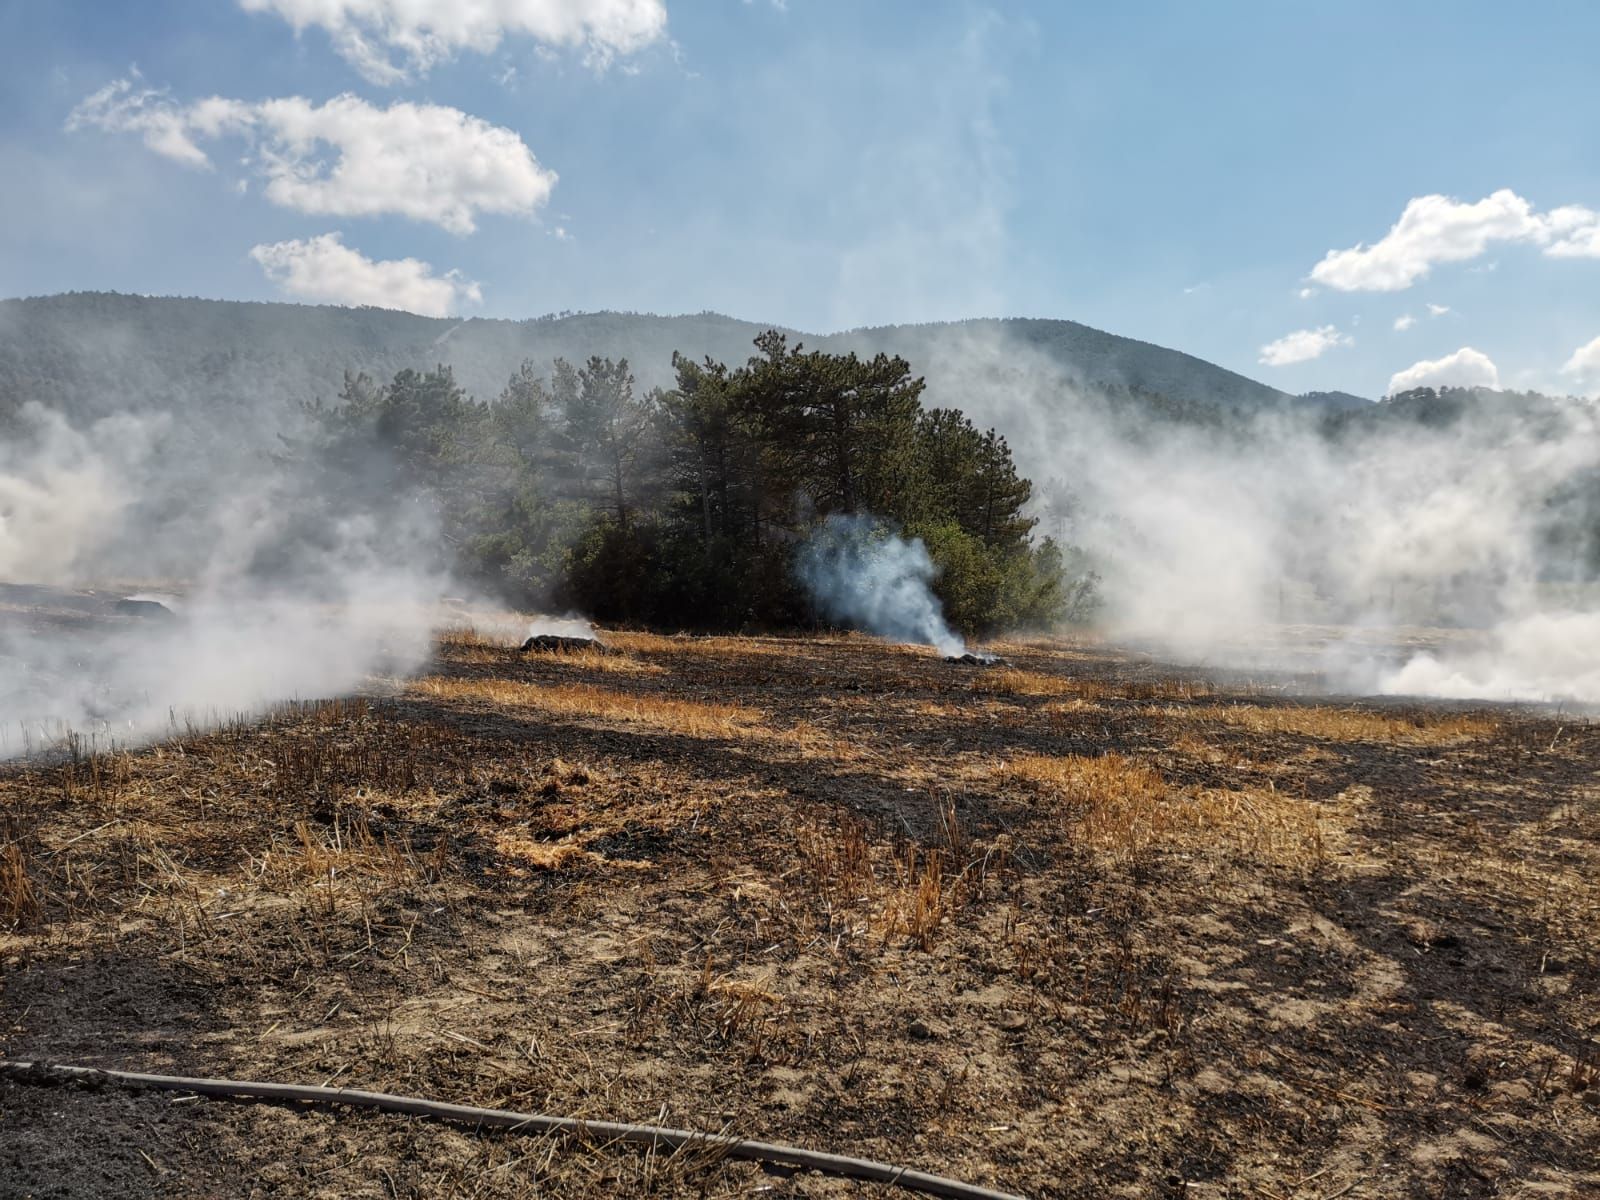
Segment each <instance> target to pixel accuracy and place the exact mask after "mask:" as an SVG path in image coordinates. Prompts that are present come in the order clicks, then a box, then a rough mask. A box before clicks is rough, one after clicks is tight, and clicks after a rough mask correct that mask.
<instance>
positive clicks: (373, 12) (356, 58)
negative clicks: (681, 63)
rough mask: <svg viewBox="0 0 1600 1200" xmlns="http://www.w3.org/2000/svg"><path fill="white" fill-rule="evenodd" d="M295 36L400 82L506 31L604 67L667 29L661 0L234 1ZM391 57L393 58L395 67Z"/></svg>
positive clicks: (379, 78) (378, 77)
mask: <svg viewBox="0 0 1600 1200" xmlns="http://www.w3.org/2000/svg"><path fill="white" fill-rule="evenodd" d="M239 3H240V6H241V7H243V8H244V9H245V10H246V11H249V12H264V13H275V14H276V15H278V16H280V17H282V18H283V19H284V20H285V21H288V22H289V24H291V25H293V26H294V28H295V32H296V33H300V32H303V31H304V30H306V29H307V28H310V27H311V26H317V27H319V28H321V29H323V30H325V31H326V32H327V34H328V36H329V37H330V38H331V39H332V41H333V47H334V49H335V50H336V51H337V52H338V53H339V54H340V55H341V56H342V57H343V58H345V59H346V60H347V61H348V62H349V63H350V64H351V65H352V66H354V67H355V68H356V69H357V70H358V71H360V72H361V73H362V74H363V75H365V76H366V77H367V78H368V79H369V80H371V81H372V82H374V83H380V84H394V83H403V82H405V81H406V80H408V79H410V78H413V77H414V76H416V75H422V74H426V73H427V72H428V70H429V69H430V68H431V67H432V66H433V65H434V64H435V63H438V62H441V61H443V60H445V59H448V58H451V57H453V56H454V55H456V54H457V53H459V52H461V51H463V50H471V51H475V52H477V53H479V54H488V53H490V52H491V51H493V50H494V49H495V48H496V47H497V46H499V45H500V42H501V39H502V38H504V37H507V36H511V37H518V36H522V37H528V38H531V39H532V40H533V41H534V42H536V43H537V44H538V46H539V47H540V48H541V49H551V48H561V49H570V48H581V49H582V50H583V53H584V59H585V61H586V62H588V63H589V64H590V65H591V66H594V67H596V68H603V67H605V66H607V65H609V64H610V63H611V61H612V60H613V59H615V58H616V57H617V56H619V55H628V54H633V53H635V52H636V51H638V50H642V49H643V48H644V47H646V46H648V45H650V44H651V43H653V42H655V41H657V40H659V39H661V38H662V37H664V36H665V34H666V29H667V10H666V6H665V4H664V3H662V0H239ZM396 56H398V58H399V62H398V64H397V62H396V61H395V60H396Z"/></svg>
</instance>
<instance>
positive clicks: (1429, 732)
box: [1151, 704, 1500, 746]
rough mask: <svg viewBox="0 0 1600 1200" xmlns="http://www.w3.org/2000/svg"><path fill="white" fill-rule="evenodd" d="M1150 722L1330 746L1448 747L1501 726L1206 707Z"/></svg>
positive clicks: (1172, 711)
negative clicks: (1205, 725)
mask: <svg viewBox="0 0 1600 1200" xmlns="http://www.w3.org/2000/svg"><path fill="white" fill-rule="evenodd" d="M1151 715H1153V716H1163V717H1174V718H1178V719H1181V720H1185V721H1197V722H1205V721H1216V722H1218V723H1220V724H1224V725H1231V726H1233V727H1235V728H1238V729H1244V730H1246V731H1248V732H1250V733H1254V734H1269V733H1287V734H1295V735H1298V736H1300V737H1314V738H1321V739H1324V740H1326V741H1333V742H1395V743H1401V744H1404V745H1409V746H1437V745H1450V744H1455V743H1460V742H1467V741H1473V740H1475V739H1478V738H1486V737H1492V736H1493V735H1494V734H1495V733H1497V732H1498V731H1499V729H1500V722H1499V721H1497V720H1495V719H1494V718H1492V717H1488V716H1484V715H1482V714H1479V713H1426V714H1425V713H1421V712H1405V713H1390V712H1375V711H1373V710H1371V709H1365V708H1332V707H1323V706H1320V705H1319V706H1300V705H1295V706H1293V707H1290V706H1283V707H1277V706H1263V705H1259V704H1210V705H1206V706H1204V707H1200V708H1187V709H1185V708H1166V709H1158V710H1156V711H1155V712H1153V713H1152V714H1151Z"/></svg>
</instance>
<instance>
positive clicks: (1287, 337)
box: [1260, 325, 1350, 367]
mask: <svg viewBox="0 0 1600 1200" xmlns="http://www.w3.org/2000/svg"><path fill="white" fill-rule="evenodd" d="M1349 344H1350V339H1349V338H1348V337H1346V336H1345V335H1344V334H1342V333H1340V332H1339V331H1338V330H1337V329H1335V328H1334V327H1333V326H1332V325H1324V326H1322V327H1321V328H1320V329H1297V330H1295V331H1294V332H1293V333H1286V334H1284V335H1283V336H1282V337H1281V338H1279V339H1278V340H1277V341H1275V342H1268V343H1267V344H1266V345H1265V346H1263V347H1261V359H1260V361H1261V362H1262V363H1263V364H1264V365H1266V366H1269V367H1286V366H1288V365H1289V364H1291V363H1300V362H1309V361H1310V360H1311V359H1313V358H1320V357H1322V355H1323V353H1324V352H1325V351H1328V350H1331V349H1333V347H1335V346H1346V345H1349Z"/></svg>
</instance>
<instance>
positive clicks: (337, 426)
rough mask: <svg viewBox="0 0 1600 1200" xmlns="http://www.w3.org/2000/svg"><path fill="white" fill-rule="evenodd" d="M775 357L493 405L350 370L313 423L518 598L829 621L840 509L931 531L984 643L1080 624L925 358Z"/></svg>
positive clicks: (420, 377) (707, 621) (625, 610)
mask: <svg viewBox="0 0 1600 1200" xmlns="http://www.w3.org/2000/svg"><path fill="white" fill-rule="evenodd" d="M755 348H756V350H757V353H756V354H755V355H753V356H752V357H751V358H750V359H749V360H748V361H747V362H746V363H744V364H743V365H741V366H738V367H733V368H730V367H728V366H727V365H726V364H724V363H720V362H716V361H713V360H711V359H709V358H708V359H706V360H704V361H703V362H699V363H696V362H693V361H691V360H689V359H687V358H684V357H682V356H680V355H674V357H673V362H672V365H673V371H674V375H675V386H674V387H672V388H670V389H666V390H663V389H656V390H653V391H651V392H649V393H648V394H646V395H644V396H639V395H637V394H636V392H635V382H634V377H633V374H632V372H631V370H630V368H629V365H628V363H627V361H626V360H615V361H613V360H611V359H605V358H600V357H593V358H590V359H589V360H588V362H587V363H585V364H584V365H583V366H581V367H575V366H573V365H572V364H570V363H568V362H566V361H565V360H560V359H558V360H556V361H555V362H554V363H553V364H552V368H551V374H550V382H549V384H548V386H547V385H546V383H545V381H544V380H543V379H542V378H540V376H539V375H538V373H537V371H536V370H535V368H534V367H533V365H532V364H528V363H525V364H523V365H522V366H521V367H520V368H519V369H518V370H517V371H516V372H515V373H514V374H513V375H512V376H511V378H510V380H509V381H508V382H507V384H506V386H505V388H504V390H502V392H501V393H500V395H499V397H498V398H497V399H496V400H494V401H493V402H491V403H487V404H483V403H478V402H476V401H474V400H472V399H471V398H470V397H468V396H467V395H466V394H465V393H464V392H463V391H462V390H461V388H460V387H458V386H457V385H456V382H455V379H454V376H453V374H452V372H451V370H450V368H448V367H445V366H440V367H438V368H436V369H435V370H432V371H428V372H418V371H415V370H410V369H406V370H402V371H400V372H399V373H398V374H397V375H395V377H394V379H393V380H392V381H391V382H390V383H389V384H388V385H387V386H382V387H380V386H377V385H375V384H374V383H373V382H372V381H371V380H370V379H369V378H368V377H367V376H365V375H361V374H356V375H350V376H347V377H346V382H345V388H344V391H343V392H342V393H341V395H340V397H339V403H338V404H336V405H333V406H330V407H323V406H320V405H319V406H312V408H311V409H310V410H309V411H310V412H311V415H312V416H313V418H314V421H315V424H316V426H317V428H318V429H319V430H320V443H319V448H318V453H319V456H320V460H321V462H322V464H323V466H324V469H325V470H326V471H328V472H330V473H332V474H335V475H337V476H339V477H340V478H341V479H343V480H344V481H345V488H346V491H348V489H350V488H359V489H363V490H365V491H367V492H368V493H369V494H370V493H371V491H372V490H373V489H389V490H391V491H393V492H394V493H396V494H404V495H406V496H408V497H417V498H419V499H418V502H420V503H424V504H427V505H429V506H431V508H432V509H433V511H434V512H435V514H436V517H437V519H438V521H439V522H440V527H441V529H442V531H443V533H444V535H445V539H446V541H447V543H448V544H449V545H450V547H451V548H452V550H453V554H454V558H455V565H456V567H457V569H458V570H460V571H463V572H465V573H466V574H468V575H469V576H470V577H472V578H473V579H475V580H476V581H477V582H479V583H480V584H482V585H484V586H487V587H490V588H492V589H495V590H498V591H500V592H501V593H503V594H504V595H506V596H507V598H509V599H512V600H516V601H520V602H525V603H551V602H554V603H557V604H571V605H573V606H574V607H578V608H581V609H582V610H583V611H585V612H588V613H590V614H592V615H594V616H596V617H600V618H603V619H608V620H622V621H637V622H647V623H655V624H667V625H674V626H683V625H688V626H699V627H715V628H740V627H747V626H765V627H772V626H783V625H791V624H795V623H799V622H804V621H808V620H810V619H811V614H810V608H809V605H808V603H807V601H806V599H805V597H804V596H803V595H801V594H800V592H799V589H798V585H797V583H796V581H795V578H794V572H793V570H792V569H791V566H792V564H791V560H792V555H793V552H794V548H795V546H796V545H798V544H799V543H800V542H802V541H803V540H804V539H805V538H806V536H807V534H808V532H809V530H810V529H811V528H812V527H813V526H814V525H815V524H816V522H818V521H820V520H823V519H825V518H827V517H828V516H830V515H833V514H836V513H840V514H869V515H871V516H873V517H876V518H878V519H880V520H883V521H886V522H888V523H890V524H892V525H894V526H898V527H900V528H902V529H903V530H904V532H905V533H906V534H907V535H908V536H913V537H920V538H922V539H923V540H924V541H925V542H926V544H927V545H928V547H929V549H930V551H931V553H932V554H933V556H934V560H935V562H936V563H937V564H938V565H939V566H940V567H941V568H942V575H941V578H940V580H939V583H938V588H939V590H940V591H941V593H942V594H943V598H944V599H945V601H946V605H947V608H948V610H949V614H950V617H951V619H952V621H953V622H954V623H955V624H956V625H958V626H959V627H961V628H963V629H965V630H966V631H967V632H977V631H980V630H984V629H992V628H996V627H999V626H1002V625H1011V624H1019V623H1026V622H1045V621H1050V620H1053V619H1055V618H1056V617H1058V616H1059V615H1060V613H1061V609H1062V605H1063V601H1064V591H1063V588H1064V586H1065V585H1066V582H1067V581H1066V580H1064V578H1063V572H1064V563H1065V561H1066V560H1065V558H1064V557H1063V555H1062V553H1061V551H1060V550H1059V549H1058V548H1057V547H1055V546H1054V545H1053V544H1052V543H1050V542H1049V541H1048V539H1046V540H1045V541H1044V542H1042V543H1041V544H1039V545H1037V546H1036V545H1034V544H1033V540H1032V536H1031V535H1032V529H1033V524H1034V522H1033V520H1032V519H1031V518H1029V517H1027V516H1025V515H1024V511H1023V510H1024V508H1025V506H1026V505H1027V503H1028V500H1029V498H1030V495H1031V485H1030V484H1029V483H1028V481H1027V480H1026V479H1023V478H1021V477H1020V476H1019V475H1018V474H1017V471H1016V468H1015V465H1014V464H1013V462H1012V458H1011V451H1010V448H1009V447H1008V446H1007V445H1006V441H1005V439H1004V438H1003V437H1001V436H999V435H998V434H997V433H996V432H995V431H993V430H988V431H980V430H978V429H977V428H975V427H974V426H973V425H972V423H971V422H970V421H969V420H967V418H966V417H964V416H963V415H962V414H960V413H959V412H956V411H955V410H953V409H932V410H928V409H924V408H923V407H922V404H921V400H920V396H921V393H922V390H923V381H922V380H921V379H920V378H917V377H914V376H913V375H912V373H911V368H910V365H909V364H908V363H907V362H906V361H905V360H904V359H901V358H898V357H893V356H890V355H885V354H878V355H875V356H873V357H872V358H870V359H862V358H860V357H858V356H857V355H855V354H853V353H847V354H828V353H823V352H820V351H814V350H813V351H807V350H806V349H805V348H804V347H803V346H801V345H798V344H797V345H794V346H792V347H791V346H790V345H789V343H788V339H787V338H786V337H785V336H784V335H783V334H781V333H778V332H775V331H769V332H767V333H764V334H762V335H761V336H760V337H758V338H756V339H755ZM374 464H377V465H374Z"/></svg>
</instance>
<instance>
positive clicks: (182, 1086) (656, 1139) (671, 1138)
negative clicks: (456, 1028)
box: [0, 1060, 1022, 1200]
mask: <svg viewBox="0 0 1600 1200" xmlns="http://www.w3.org/2000/svg"><path fill="white" fill-rule="evenodd" d="M0 1078H10V1079H13V1080H15V1081H17V1082H19V1083H60V1082H81V1083H91V1084H93V1083H113V1084H118V1085H121V1086H124V1087H130V1088H151V1089H154V1090H156V1091H163V1092H192V1093H193V1094H195V1095H197V1096H216V1097H221V1098H234V1099H242V1100H300V1101H308V1102H312V1103H319V1104H343V1105H347V1106H349V1107H351V1108H371V1109H376V1110H377V1111H379V1112H391V1113H406V1114H409V1115H410V1116H414V1117H431V1118H433V1119H435V1120H441V1121H455V1122H459V1123H463V1124H467V1125H476V1126H479V1127H484V1126H490V1127H493V1128H497V1129H506V1130H509V1131H511V1132H513V1133H545V1134H553V1135H555V1136H558V1137H572V1138H586V1139H593V1140H596V1141H613V1142H630V1143H633V1144H636V1145H645V1146H652V1147H665V1148H667V1149H670V1150H677V1149H679V1148H680V1147H688V1148H691V1149H693V1148H701V1147H703V1148H705V1149H707V1150H711V1151H715V1152H717V1153H719V1154H721V1155H722V1156H723V1157H726V1158H738V1159H745V1160H748V1161H751V1162H760V1163H770V1164H773V1165H775V1166H784V1167H795V1168H800V1169H805V1170H811V1171H820V1172H822V1173H823V1174H826V1175H838V1176H841V1177H843V1178H846V1179H866V1180H871V1181H873V1182H876V1183H887V1184H893V1185H895V1186H897V1187H903V1188H906V1189H908V1190H910V1191H914V1192H924V1193H927V1194H928V1195H931V1196H953V1197H956V1198H957V1200H1022V1197H1020V1196H1013V1195H1010V1194H1009V1193H1006V1192H996V1191H991V1190H990V1189H989V1188H983V1187H978V1186H976V1185H975V1184H970V1183H962V1182H960V1181H959V1180H955V1179H945V1178H944V1177H942V1176H939V1175H928V1174H925V1173H924V1172H922V1171H912V1170H909V1169H907V1168H905V1167H895V1166H890V1165H889V1164H888V1163H880V1162H872V1161H871V1160H869V1159H865V1158H847V1157H845V1156H844V1155H842V1154H824V1153H821V1152H820V1151H817V1150H802V1149H800V1148H799V1147H798V1146H775V1145H772V1144H771V1143H769V1142H747V1141H744V1140H742V1139H740V1138H733V1137H727V1136H726V1135H723V1134H715V1133H697V1132H695V1131H693V1130H689V1129H664V1128H661V1127H659V1126H656V1125H622V1124H617V1123H615V1122H612V1121H584V1120H580V1119H578V1118H576V1117H549V1116H543V1115H541V1114H537V1113H515V1112H506V1111H504V1110H502V1109H497V1108H473V1107H470V1106H468V1105H464V1104H441V1103H439V1102H438V1101H436V1100H420V1099H417V1098H416V1097H414V1096H396V1095H392V1094H390V1093H389V1092H362V1091H357V1090H355V1089H354V1088H328V1087H311V1086H308V1085H305V1084H294V1083H258V1082H254V1081H245V1080H237V1079H190V1078H186V1077H184V1076H181V1075H144V1074H141V1073H139V1072H137V1071H112V1070H101V1069H99V1068H96V1067H73V1066H67V1065H65V1064H62V1063H45V1062H6V1061H4V1060H0Z"/></svg>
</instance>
